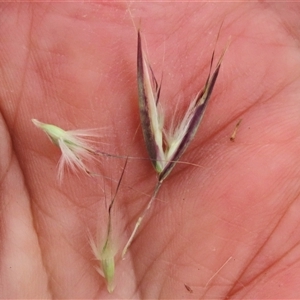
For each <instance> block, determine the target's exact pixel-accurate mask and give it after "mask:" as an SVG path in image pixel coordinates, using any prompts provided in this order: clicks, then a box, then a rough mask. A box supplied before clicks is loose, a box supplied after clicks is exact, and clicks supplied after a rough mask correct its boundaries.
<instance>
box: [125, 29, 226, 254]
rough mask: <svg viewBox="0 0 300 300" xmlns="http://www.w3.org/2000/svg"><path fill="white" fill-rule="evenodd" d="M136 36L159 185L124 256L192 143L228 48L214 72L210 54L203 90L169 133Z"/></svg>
mask: <svg viewBox="0 0 300 300" xmlns="http://www.w3.org/2000/svg"><path fill="white" fill-rule="evenodd" d="M219 33H220V31H219ZM219 33H218V37H219ZM137 35H138V42H137V83H138V98H139V110H140V119H141V126H142V131H143V135H144V140H145V144H146V148H147V151H148V155H149V157H150V159H151V162H152V164H153V166H154V169H155V171H156V172H157V174H158V183H157V184H156V186H155V188H154V191H153V196H152V197H151V198H150V200H149V202H148V205H147V207H146V208H145V210H144V212H143V213H142V215H141V216H140V217H139V219H138V221H137V222H136V224H135V227H134V230H133V232H132V234H131V236H130V238H129V240H128V242H127V244H126V246H125V247H124V250H123V256H124V255H125V253H126V251H127V249H128V247H129V246H130V244H131V242H132V241H133V239H134V236H135V234H136V232H137V229H138V228H139V226H140V224H141V223H142V221H143V219H144V217H145V215H146V212H147V211H148V210H149V209H150V207H151V205H152V203H153V201H154V199H155V197H156V195H157V193H158V191H159V189H160V187H161V184H162V182H163V181H164V180H165V179H166V178H167V177H168V175H169V174H170V172H171V171H172V169H173V168H174V167H175V165H176V163H177V162H178V161H179V159H180V157H181V156H182V154H183V153H184V152H185V150H186V149H187V147H188V145H189V144H190V142H191V141H192V140H193V138H194V136H195V134H196V132H197V130H198V128H199V125H200V123H201V120H202V118H203V116H204V113H205V110H206V107H207V104H208V101H209V99H210V97H211V94H212V91H213V89H214V86H215V83H216V80H217V78H218V75H219V71H220V67H221V64H222V60H223V57H224V54H225V52H226V50H227V48H228V46H227V47H226V48H225V49H224V51H223V53H222V55H221V57H220V59H219V61H218V62H217V64H216V66H215V68H214V70H213V63H214V56H215V50H214V51H213V53H212V56H211V61H210V68H209V72H208V76H207V79H206V82H205V84H204V87H203V88H202V89H201V90H200V91H199V92H198V93H197V95H196V97H195V98H194V99H193V100H192V101H191V103H190V105H189V107H188V109H187V111H186V112H185V114H184V116H183V118H182V119H181V121H180V122H178V124H177V125H176V126H172V127H173V129H172V128H171V130H168V129H167V128H165V127H164V123H163V120H164V115H163V111H162V109H161V108H160V101H159V100H160V99H159V98H160V90H161V84H160V85H159V84H158V83H157V80H156V78H155V76H154V73H153V71H152V69H151V66H150V64H149V63H148V60H147V58H146V57H145V55H144V53H143V49H142V41H141V33H140V30H138V32H137ZM218 37H217V40H218Z"/></svg>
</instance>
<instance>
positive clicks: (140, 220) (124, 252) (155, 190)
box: [122, 181, 162, 257]
mask: <svg viewBox="0 0 300 300" xmlns="http://www.w3.org/2000/svg"><path fill="white" fill-rule="evenodd" d="M161 184H162V181H158V182H157V183H156V186H155V188H154V192H153V194H152V196H151V198H150V200H149V203H148V205H147V207H146V208H145V209H144V211H143V213H142V214H141V216H140V217H139V218H138V220H137V222H136V223H135V226H134V229H133V231H132V233H131V236H130V238H129V240H128V242H127V243H126V245H125V247H124V249H123V251H122V257H124V256H125V254H126V252H127V250H128V248H129V247H130V245H131V243H132V241H133V239H134V237H135V235H136V232H137V230H138V229H139V227H140V225H141V223H142V221H143V219H144V217H145V216H146V214H147V212H148V210H149V209H150V208H151V206H152V203H153V201H154V199H155V198H156V195H157V193H158V191H159V189H160V187H161Z"/></svg>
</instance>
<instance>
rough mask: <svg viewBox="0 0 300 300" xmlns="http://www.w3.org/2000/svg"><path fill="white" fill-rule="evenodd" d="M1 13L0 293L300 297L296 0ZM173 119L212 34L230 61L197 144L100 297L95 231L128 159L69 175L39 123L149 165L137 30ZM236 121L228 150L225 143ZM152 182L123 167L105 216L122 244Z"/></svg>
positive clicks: (73, 6) (52, 6)
mask: <svg viewBox="0 0 300 300" xmlns="http://www.w3.org/2000/svg"><path fill="white" fill-rule="evenodd" d="M128 6H129V5H127V4H125V3H106V4H101V3H86V4H83V3H63V4H59V3H57V4H56V3H43V4H20V3H11V4H1V6H0V10H1V12H0V14H1V26H0V39H1V44H0V63H1V75H0V76H1V77H0V78H1V81H0V82H1V85H0V99H1V102H0V103H1V120H0V122H1V126H0V136H1V145H0V151H1V155H0V174H1V202H0V205H1V206H0V207H1V210H0V211H1V223H0V224H1V227H0V228H1V231H0V237H1V247H0V249H1V250H0V251H1V252H0V255H1V256H0V257H1V264H0V272H1V273H0V297H1V298H55V299H59V298H109V297H111V298H126V299H131V298H135V299H137V298H141V299H148V298H153V299H163V298H197V299H199V298H204V299H209V298H224V299H225V298H226V299H231V298H239V299H240V298H256V299H258V298H274V297H278V298H297V297H298V296H299V294H300V286H299V280H298V278H299V276H300V265H299V258H300V247H299V241H300V226H299V219H300V212H299V211H300V199H299V192H300V138H299V137H300V98H299V97H300V79H299V78H300V51H299V40H300V32H299V28H300V27H299V26H300V21H299V13H300V6H299V4H296V3H294V4H280V5H275V4H267V3H240V4H238V3H224V4H220V3H211V4H203V3H176V4H174V3H169V4H168V3H132V4H131V5H130V13H129V10H128ZM132 16H133V18H134V19H135V20H136V23H138V22H140V27H141V29H142V32H143V36H144V38H145V40H146V41H147V46H146V47H147V52H148V56H149V60H150V62H151V64H152V67H153V69H154V72H155V74H156V75H157V77H159V74H161V72H163V85H162V95H161V99H162V103H163V105H164V107H165V109H166V111H167V114H168V117H170V118H171V117H172V114H174V111H175V109H174V107H175V106H178V109H179V110H180V109H184V108H185V107H186V106H187V105H188V103H189V101H190V99H192V97H193V96H194V95H195V94H196V92H198V90H199V89H200V88H202V86H203V84H204V82H205V79H206V76H207V72H208V65H209V59H210V55H211V53H212V51H213V48H214V42H215V39H216V34H217V32H218V29H219V27H220V25H221V23H222V22H223V21H224V23H223V27H222V30H221V35H220V39H219V41H218V44H217V56H218V55H220V53H221V51H222V48H223V47H224V46H225V44H226V42H227V40H228V38H229V36H231V46H230V48H229V50H228V52H227V53H226V56H225V59H224V63H223V65H222V67H221V71H220V75H219V78H218V81H217V83H216V87H215V90H214V92H213V95H212V98H211V101H210V103H209V107H208V109H207V112H206V115H205V117H204V120H203V123H202V124H201V127H200V130H199V132H198V133H197V135H196V137H195V139H194V141H193V142H192V143H191V145H190V147H189V148H188V150H187V151H186V153H185V154H184V156H183V157H182V161H184V162H189V163H191V164H192V165H189V164H184V163H181V164H178V165H177V166H176V167H175V169H174V170H173V172H172V174H171V175H170V176H169V178H168V179H167V180H166V181H165V182H164V184H163V186H162V189H161V191H160V193H159V195H158V199H157V200H156V202H155V205H154V206H153V209H152V210H151V212H149V214H148V216H147V218H146V219H145V222H144V223H143V224H142V226H141V228H140V230H139V233H138V235H137V237H136V239H135V241H134V242H133V244H132V245H131V247H130V248H129V251H128V253H127V255H126V257H125V260H121V258H120V255H117V270H116V289H115V291H114V294H112V295H109V294H108V292H107V290H106V287H105V282H104V280H103V278H102V277H101V276H100V275H99V274H98V273H97V272H96V270H95V268H94V267H95V266H96V265H97V262H96V261H95V260H94V259H93V254H92V252H91V249H90V245H89V239H88V233H89V232H90V233H91V234H92V235H93V236H95V235H96V232H97V231H98V233H99V232H100V233H99V234H101V232H105V229H106V226H107V225H106V224H107V203H108V202H109V200H110V198H109V197H111V196H113V194H114V191H115V188H116V184H117V181H118V179H119V176H120V172H121V170H122V166H123V165H124V159H122V158H115V157H111V158H107V157H101V158H99V160H100V161H101V164H98V166H96V165H95V166H92V168H94V170H93V171H94V172H95V173H98V174H101V175H100V176H93V177H88V176H85V175H79V176H74V174H72V173H69V174H66V175H65V177H64V179H63V182H62V183H61V184H59V182H58V181H57V177H56V175H57V174H56V172H57V169H56V165H57V161H58V159H59V155H60V153H59V150H58V149H57V148H56V147H55V146H54V145H52V144H51V143H50V142H49V141H48V140H47V138H46V137H45V135H43V134H42V132H41V131H38V130H37V129H36V128H35V127H34V126H33V124H32V123H31V119H32V118H37V119H39V120H40V121H43V122H47V123H53V124H56V125H58V126H60V127H62V128H65V129H77V128H102V131H101V132H102V134H103V138H102V139H101V140H100V142H101V144H100V146H99V147H100V149H101V150H102V151H105V152H108V153H114V154H118V155H129V156H130V157H139V158H141V157H145V158H146V157H147V153H146V148H145V145H144V141H143V137H142V133H141V129H140V127H139V113H138V104H137V102H138V100H137V88H136V32H135V29H134V26H133V24H132V21H131V18H132ZM239 119H242V123H241V125H240V127H239V130H238V132H237V136H236V139H235V142H232V141H230V136H231V134H232V132H233V130H234V127H235V124H236V123H237V122H238V120H239ZM154 184H155V172H154V170H153V168H152V166H151V163H150V162H149V161H148V160H146V159H132V158H129V160H128V165H127V167H126V170H125V176H124V180H123V181H122V186H121V189H120V190H119V192H118V195H117V201H116V205H115V206H114V211H113V220H114V227H113V228H114V232H115V233H114V234H115V239H116V244H117V245H119V247H120V250H121V249H122V246H124V243H126V240H127V239H128V237H129V235H130V233H131V230H132V229H133V226H134V224H135V222H136V220H137V217H138V215H139V213H140V212H141V210H142V209H143V207H144V206H145V204H146V203H147V200H149V196H147V195H149V194H151V191H152V189H153V187H154Z"/></svg>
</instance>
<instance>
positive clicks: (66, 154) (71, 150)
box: [32, 119, 99, 181]
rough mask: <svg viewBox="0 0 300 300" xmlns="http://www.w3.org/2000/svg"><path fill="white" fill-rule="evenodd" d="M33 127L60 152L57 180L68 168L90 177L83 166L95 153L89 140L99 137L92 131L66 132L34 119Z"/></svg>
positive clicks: (60, 178) (89, 173)
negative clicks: (46, 137) (44, 135)
mask: <svg viewBox="0 0 300 300" xmlns="http://www.w3.org/2000/svg"><path fill="white" fill-rule="evenodd" d="M32 122H33V124H34V125H35V126H37V127H38V128H40V129H41V130H43V131H44V132H45V133H46V135H47V136H48V137H49V139H50V140H51V142H52V143H53V144H54V145H56V146H58V147H59V148H60V150H61V154H62V155H61V158H60V160H59V163H58V178H59V181H61V180H62V178H63V174H64V169H65V167H66V166H67V167H69V168H70V169H71V170H72V171H78V170H79V171H84V172H85V173H86V174H88V175H91V172H90V171H89V170H88V169H87V167H86V166H85V161H87V160H90V159H94V158H95V157H94V155H97V154H98V153H97V151H96V150H95V149H94V148H93V146H92V143H93V142H92V140H91V139H90V138H93V137H97V136H99V135H98V134H96V133H95V131H94V130H92V129H81V130H68V131H65V130H63V129H62V128H60V127H58V126H55V125H52V124H46V123H42V122H40V121H38V120H36V119H32Z"/></svg>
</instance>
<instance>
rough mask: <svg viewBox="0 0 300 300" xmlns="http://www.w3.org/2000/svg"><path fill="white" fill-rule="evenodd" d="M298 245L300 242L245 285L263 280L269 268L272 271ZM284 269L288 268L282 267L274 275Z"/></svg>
mask: <svg viewBox="0 0 300 300" xmlns="http://www.w3.org/2000/svg"><path fill="white" fill-rule="evenodd" d="M297 246H299V244H297V245H295V246H294V247H293V248H292V249H290V250H289V251H288V252H287V253H285V254H284V256H281V257H279V258H278V260H276V261H274V263H273V264H270V265H268V267H266V268H265V269H263V270H262V271H261V273H260V274H258V275H256V276H257V278H255V279H253V280H252V281H250V282H248V283H247V284H246V285H243V287H247V286H249V285H250V284H251V283H256V284H257V283H259V281H260V280H259V279H260V278H262V280H263V277H265V275H266V274H267V273H268V271H269V270H270V271H272V268H273V267H274V266H276V265H277V264H279V263H280V262H281V261H282V260H284V258H286V256H287V255H286V254H289V253H290V252H292V251H293V249H295V248H296V247H297ZM299 261H300V259H298V260H296V261H295V262H294V263H293V264H296V263H297V262H299ZM293 264H291V265H289V267H291V266H292V265H293ZM284 271H286V268H281V269H280V270H278V271H277V272H275V273H273V274H272V275H274V274H276V275H277V274H281V273H283V272H284ZM254 285H255V284H254ZM237 292H239V290H238V291H237ZM235 294H236V293H234V294H232V295H230V297H232V296H235ZM247 294H248V291H246V293H245V294H244V296H245V295H247Z"/></svg>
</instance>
